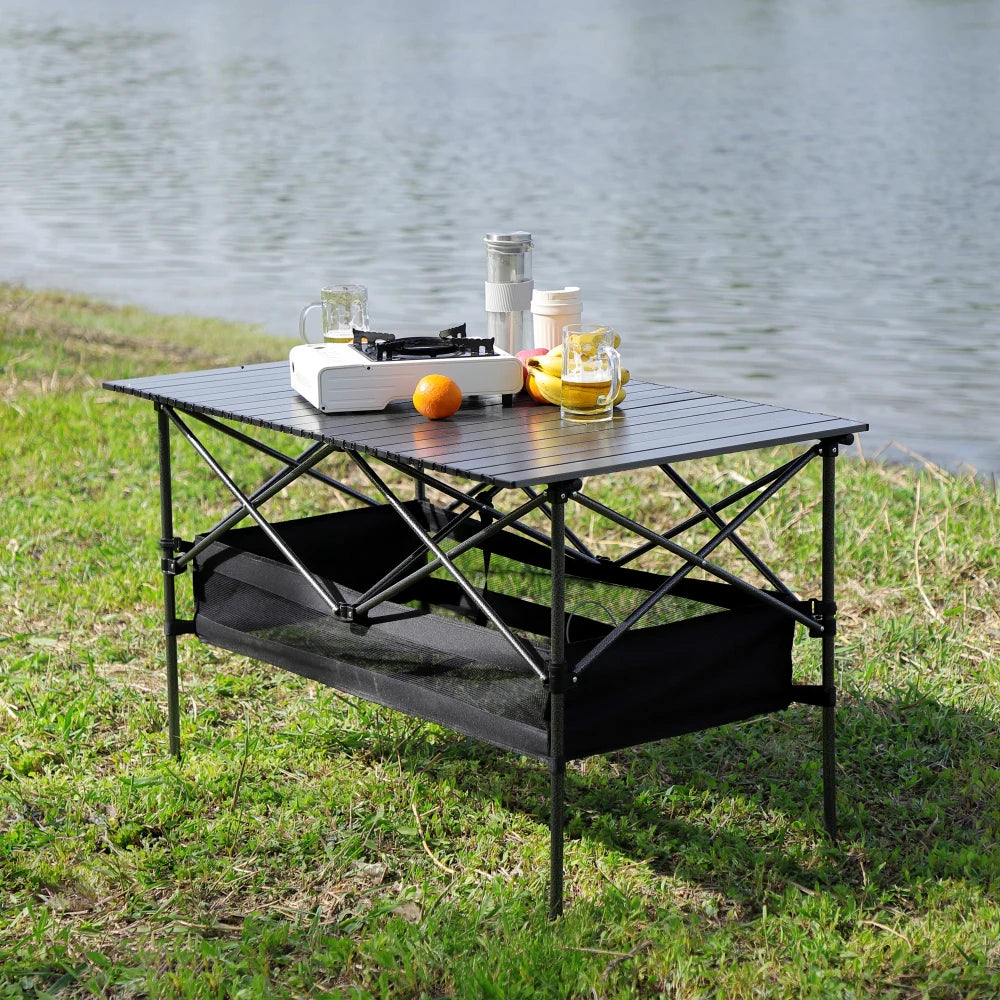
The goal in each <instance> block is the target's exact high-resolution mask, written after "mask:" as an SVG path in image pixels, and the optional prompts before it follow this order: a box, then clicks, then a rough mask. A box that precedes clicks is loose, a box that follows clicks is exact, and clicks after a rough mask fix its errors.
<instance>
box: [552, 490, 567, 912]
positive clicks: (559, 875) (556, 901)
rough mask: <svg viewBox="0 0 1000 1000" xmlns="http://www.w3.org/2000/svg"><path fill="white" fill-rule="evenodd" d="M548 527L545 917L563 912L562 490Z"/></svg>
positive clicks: (554, 502) (554, 495)
mask: <svg viewBox="0 0 1000 1000" xmlns="http://www.w3.org/2000/svg"><path fill="white" fill-rule="evenodd" d="M549 495H550V502H551V525H552V554H551V558H552V563H551V572H552V599H551V617H550V619H549V621H550V627H549V631H550V636H549V639H550V656H549V676H548V684H549V779H550V781H549V784H550V796H551V803H550V812H549V917H550V918H551V919H555V918H556V917H558V916H560V915H561V914H562V911H563V842H564V827H565V822H566V730H565V718H566V687H567V684H568V681H569V671H568V670H567V668H566V648H565V645H566V644H565V638H566V636H565V627H566V624H565V611H566V531H565V528H566V499H567V494H566V490H565V489H564V488H562V487H560V486H555V487H550V488H549Z"/></svg>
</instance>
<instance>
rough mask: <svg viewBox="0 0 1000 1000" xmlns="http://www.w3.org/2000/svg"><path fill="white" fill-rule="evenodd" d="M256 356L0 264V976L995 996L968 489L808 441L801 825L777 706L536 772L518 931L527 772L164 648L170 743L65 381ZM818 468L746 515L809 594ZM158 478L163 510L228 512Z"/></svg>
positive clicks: (102, 483) (998, 626)
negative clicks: (823, 651) (832, 762)
mask: <svg viewBox="0 0 1000 1000" xmlns="http://www.w3.org/2000/svg"><path fill="white" fill-rule="evenodd" d="M286 347H287V345H286V344H283V343H281V342H278V341H276V340H274V339H273V338H268V337H264V336H262V335H261V334H260V333H259V332H257V331H255V330H253V329H248V328H246V327H240V326H234V325H231V324H224V323H221V322H217V321H211V320H202V319H197V318H191V317H160V316H151V315H149V314H147V313H144V312H141V311H138V310H134V309H117V308H111V307H108V306H106V305H102V304H99V303H94V302H91V301H88V300H86V299H83V298H80V297H74V296H65V295H58V294H53V293H42V292H30V291H28V290H26V289H23V288H17V287H8V286H0V457H2V462H0V998H4V997H94V996H96V997H116V998H118V997H120V998H133V997H135V998H141V997H150V998H167V997H199V998H200V997H206V998H207V997H212V998H215V997H226V998H229V997H234V998H235V997H319V996H331V997H355V998H362V997H364V998H367V997H378V998H382V997H386V998H389V997H392V998H396V997H400V998H402V997H461V998H465V997H504V998H509V997H539V998H549V997H551V998H557V997H558V998H566V997H572V998H577V997H579V998H593V997H598V998H611V997H622V998H624V997H661V996H663V997H673V998H695V997H699V998H701V997H705V998H707V997H712V998H715V997H720V998H721V997H725V998H731V997H738V998H742V997H747V998H750V997H793V996H801V997H830V998H858V997H900V998H904V997H905V998H910V997H932V998H952V997H954V998H959V997H962V998H967V997H982V998H986V997H997V996H1000V935H998V927H1000V852H998V849H997V842H998V839H1000V836H998V835H1000V793H998V789H1000V694H998V691H1000V585H998V580H1000V555H998V543H997V540H998V537H1000V504H998V497H997V493H996V489H995V486H994V485H992V484H989V483H984V482H983V481H981V480H976V479H974V478H971V477H967V476H965V477H957V476H952V475H948V474H945V473H943V472H941V471H940V470H938V469H935V468H933V467H930V466H926V467H915V466H899V465H891V464H887V463H876V462H865V461H863V460H857V459H845V460H842V461H840V462H839V463H838V476H839V485H840V497H841V507H842V516H841V523H840V539H839V546H840V553H839V556H840V567H841V570H840V580H839V588H838V589H839V595H838V596H839V603H840V606H841V616H840V633H839V643H840V656H839V683H840V687H841V703H840V708H839V712H838V738H839V746H838V754H839V757H838V765H839V775H838V778H839V784H840V794H839V807H840V814H841V826H842V836H841V839H840V840H839V841H838V842H837V843H836V844H834V843H831V842H830V841H829V840H828V839H827V838H826V836H825V835H824V833H823V830H822V818H821V804H820V772H819V755H818V737H819V726H818V718H817V716H816V712H815V710H812V709H809V708H805V707H793V708H792V709H790V710H789V711H787V712H785V713H782V714H780V715H776V716H772V717H768V718H765V719H761V720H756V721H753V722H750V723H744V724H741V725H734V726H728V727H723V728H720V729H716V730H712V731H710V732H705V733H699V734H694V735H691V736H686V737H682V738H679V739H675V740H671V741H667V742H663V743H657V744H653V745H649V746H645V747H641V748H637V749H634V750H629V751H624V752H621V753H616V754H610V755H608V756H605V757H598V758H592V759H589V760H587V761H584V762H581V763H578V764H575V765H573V766H572V767H571V769H570V773H569V776H568V782H567V784H568V804H569V811H568V824H569V825H568V842H567V854H566V867H567V906H566V915H565V917H564V918H563V919H562V920H560V921H557V922H554V923H552V922H550V921H548V920H547V918H546V913H545V909H546V906H545V895H546V879H547V870H548V869H547V856H548V855H547V851H548V835H547V828H546V823H547V796H548V776H547V773H546V772H545V770H544V768H542V767H541V766H540V765H538V764H536V763H534V762H532V761H528V760H523V759H520V758H517V757H514V756H511V755H507V754H503V753H500V752H499V751H495V750H493V749H490V748H489V747H486V746H483V745H480V744H477V743H474V742H473V741H470V740H466V739H463V738H461V737H458V736H456V735H454V734H452V733H450V732H448V731H446V730H443V729H441V728H439V727H436V726H433V725H428V724H424V723H420V722H418V721H415V720H413V719H409V718H407V717H405V716H402V715H400V714H398V713H395V712H391V711H388V710H386V709H382V708H379V707H375V706H372V705H369V704H366V703H364V702H360V701H357V700H355V699H351V698H345V697H342V696H340V695H338V694H337V693H336V692H334V691H331V690H329V689H327V688H323V687H320V686H318V685H315V684H312V683H310V682H308V681H305V680H302V679H299V678H296V677H294V676H292V675H289V674H285V673H282V672H279V671H275V670H273V669H271V668H268V667H266V666H262V665H259V664H256V663H254V662H251V661H249V660H246V659H243V658H240V657H236V656H230V655H228V654H225V653H223V652H221V651H219V650H213V649H209V648H206V647H204V646H201V645H200V644H199V643H197V642H196V641H194V640H192V639H182V640H181V642H180V654H181V663H180V669H181V677H182V686H181V704H182V740H183V745H184V751H185V752H184V756H183V759H182V761H181V762H180V763H178V762H176V761H174V760H173V759H172V758H171V757H170V756H169V754H168V752H167V744H166V735H165V692H164V683H163V670H162V648H161V647H162V624H161V617H160V616H161V611H160V601H161V595H160V580H159V572H158V567H159V556H158V551H157V545H156V541H157V539H158V537H159V521H158V517H159V509H158V495H157V470H156V466H155V456H156V448H155V420H154V419H153V413H152V409H151V407H150V406H149V405H148V403H143V402H141V401H138V400H132V399H129V398H126V397H122V396H119V395H117V394H111V393H108V392H106V391H104V390H102V389H101V388H100V381H101V380H102V379H104V378H124V377H128V376H132V375H140V374H149V373H151V372H154V371H160V370H183V369H192V368H205V367H213V366H216V365H219V364H226V363H233V362H234V361H247V360H248V359H252V360H266V359H277V358H280V357H282V356H283V355H284V351H285V349H286ZM213 447H215V444H214V443H213ZM228 447H230V445H228V444H227V443H226V442H225V441H223V442H221V443H220V444H219V445H218V451H219V453H220V455H222V456H223V457H225V456H227V455H229V454H231V452H228V451H227V450H226V449H227V448H228ZM779 457H780V455H768V456H763V458H761V457H759V456H745V457H743V458H741V459H740V460H739V462H738V463H737V465H736V466H735V467H732V466H731V465H730V464H729V463H728V462H727V463H726V464H725V465H721V464H713V463H711V462H703V463H692V464H691V465H690V466H689V467H687V470H686V471H687V472H688V473H689V474H690V475H691V476H692V478H693V479H694V480H695V481H696V482H697V483H698V484H699V485H700V486H701V487H702V488H704V489H705V490H707V491H709V492H711V491H712V489H713V488H715V487H716V486H722V485H724V484H725V483H726V482H729V483H732V482H734V481H738V480H739V479H740V478H741V477H749V476H751V475H752V474H753V472H754V470H755V469H762V468H765V467H767V463H773V461H774V460H775V459H776V458H779ZM762 463H763V465H762ZM265 467H266V462H264V461H263V460H261V462H260V467H259V468H258V467H256V466H252V467H251V466H248V465H247V464H246V463H243V464H242V465H241V466H240V473H241V479H242V481H245V482H246V483H252V482H254V481H255V480H256V479H257V478H259V476H260V475H262V474H263V472H264V469H265ZM332 468H333V469H334V470H336V469H337V463H332ZM818 474H819V469H818V464H817V463H813V466H810V468H809V469H807V471H806V472H805V473H804V474H803V477H802V482H801V487H800V488H799V489H793V490H790V491H788V492H787V494H786V495H785V496H783V497H781V498H780V499H779V500H776V502H775V503H774V504H773V505H772V506H771V507H769V509H768V517H767V518H766V519H755V520H754V521H753V522H751V524H749V525H748V526H747V529H746V531H745V535H746V537H747V538H748V539H749V540H751V541H752V542H753V544H754V546H755V547H756V548H758V549H759V550H761V551H762V552H763V553H764V554H765V556H766V557H767V558H768V559H769V560H770V561H771V562H772V563H773V564H774V565H775V566H776V567H777V568H779V569H780V570H781V571H782V572H783V573H784V574H785V575H786V578H788V579H789V580H790V581H791V582H792V583H793V585H794V586H795V587H796V589H797V590H799V591H800V592H801V593H803V594H808V595H813V594H815V592H816V586H817V581H818V566H817V565H816V562H815V559H814V558H813V557H812V553H813V552H814V546H815V544H816V540H817V533H818V530H819V528H818V525H817V524H816V516H815V515H816V510H815V505H814V498H815V496H816V495H817V479H816V477H817V476H818ZM175 475H176V483H175V489H176V493H177V505H178V509H181V510H185V511H192V512H194V514H193V515H192V518H191V519H192V521H193V520H195V519H196V518H198V519H201V518H202V517H203V515H211V514H212V513H217V512H219V511H222V510H225V509H228V506H229V505H228V503H227V502H226V499H225V497H223V496H221V495H219V494H218V493H217V492H215V491H213V490H211V489H209V488H208V479H207V478H206V476H205V474H203V472H202V470H201V469H200V468H199V466H198V464H197V459H196V458H194V457H191V456H189V455H185V454H184V452H183V451H182V450H181V449H177V450H176V451H175ZM589 485H590V484H588V486H589ZM613 487H614V489H615V491H616V494H617V495H618V496H619V497H623V498H624V500H625V503H626V504H627V505H629V504H630V505H634V507H635V509H639V506H640V505H641V507H642V509H643V512H644V513H645V514H646V515H648V516H649V519H651V520H654V521H655V520H656V519H657V514H658V509H661V510H662V512H663V516H664V519H665V520H666V518H667V516H668V513H669V512H671V511H674V510H679V509H681V507H682V504H681V498H680V497H679V496H678V495H676V492H674V491H672V488H670V487H668V486H664V485H663V483H662V482H660V481H653V480H652V479H649V478H645V477H643V476H639V475H637V476H631V477H626V478H624V479H619V480H618V481H616V482H615V483H614V484H613ZM609 488H610V485H609V486H602V485H601V484H595V485H594V490H595V492H597V493H600V491H601V490H603V489H609ZM282 504H283V505H284V513H287V514H289V515H292V516H297V515H299V514H302V513H311V512H313V511H315V510H318V509H321V504H322V500H321V494H320V493H319V492H318V491H316V490H313V489H310V488H308V487H306V486H305V485H304V484H303V485H302V488H299V486H298V485H297V486H296V489H295V490H293V491H292V492H291V494H290V495H289V496H288V497H287V498H285V499H284V500H283V501H282ZM198 526H200V523H199V524H198V525H196V527H198ZM188 527H190V525H187V524H183V523H179V524H178V525H177V528H178V531H179V532H180V533H182V534H183V533H185V529H186V528H188ZM578 528H579V530H580V532H581V533H582V534H584V535H587V534H588V533H592V534H593V537H594V539H595V540H597V541H599V542H600V543H601V544H602V545H603V546H604V547H605V548H606V550H607V551H609V552H614V551H616V545H617V544H618V539H617V538H616V537H615V536H614V535H613V533H610V532H608V531H607V530H606V526H603V525H601V524H600V523H597V524H594V525H591V524H590V523H589V521H584V522H583V523H581V524H580V525H578ZM792 528H794V529H795V530H786V529H792ZM186 584H187V580H186V578H181V587H182V591H183V587H184V586H185V585H186ZM187 600H189V597H188V594H187V591H183V593H182V602H183V601H187ZM182 612H183V608H182ZM816 645H817V644H816V643H814V642H812V641H810V640H808V639H803V640H801V642H800V644H799V652H800V653H801V660H802V661H803V663H804V664H805V667H804V669H806V670H811V669H813V667H814V665H815V660H816Z"/></svg>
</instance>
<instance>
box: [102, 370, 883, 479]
mask: <svg viewBox="0 0 1000 1000" xmlns="http://www.w3.org/2000/svg"><path fill="white" fill-rule="evenodd" d="M104 387H105V388H107V389H112V390H114V391H116V392H124V393H130V394H132V395H135V396H139V397H141V398H143V399H149V400H152V401H154V402H158V403H163V404H166V405H168V406H170V407H172V408H174V409H175V410H180V411H184V412H189V413H205V414H210V415H212V416H216V417H222V418H225V419H230V420H235V421H238V422H240V423H244V424H252V425H256V426H259V427H268V428H273V429H275V430H279V431H284V432H286V433H289V434H294V435H297V436H299V437H305V438H315V439H317V440H322V441H329V442H332V443H334V444H336V445H337V446H338V447H340V448H343V449H349V450H355V451H359V452H363V453H366V454H368V455H374V456H377V457H381V458H386V459H390V460H399V461H402V462H404V463H406V464H408V465H414V466H417V467H418V468H428V469H435V470H438V471H441V472H448V473H453V474H455V475H459V476H462V477H465V478H469V479H473V480H478V481H481V482H486V483H495V484H498V485H501V486H510V487H521V486H539V485H543V484H548V483H558V482H564V481H567V480H572V479H577V478H580V479H585V478H587V477H588V476H597V475H604V474H607V473H612V472H619V471H623V470H626V469H639V468H644V467H647V466H654V465H662V464H667V463H672V462H678V461H682V460H684V459H690V458H699V457H703V456H708V455H724V454H727V453H729V452H736V451H746V450H748V449H753V448H764V447H769V446H771V445H779V444H788V443H791V442H796V441H812V440H824V439H830V438H840V437H843V436H845V435H849V434H854V433H857V432H860V431H865V430H867V429H868V425H867V424H864V423H859V422H858V421H856V420H847V419H844V418H842V417H834V416H828V415H827V414H824V413H806V412H803V411H801V410H791V409H787V408H785V407H782V406H776V405H773V404H769V403H754V402H749V401H747V400H742V399H732V398H730V397H727V396H716V395H711V394H709V393H704V392H698V391H695V390H690V389H680V388H674V387H672V386H666V385H658V384H655V383H652V382H635V381H633V382H630V383H629V385H628V398H627V399H626V400H625V401H624V403H622V404H621V405H620V406H619V407H617V408H616V409H615V417H614V419H613V420H611V421H607V422H605V423H602V424H596V425H595V424H575V423H567V422H564V421H562V420H561V418H560V416H559V409H558V407H555V406H548V405H539V404H536V403H534V402H532V401H531V400H530V399H528V398H526V397H524V396H520V397H517V398H516V399H515V402H514V406H513V407H502V406H501V405H500V397H499V396H490V397H482V398H480V399H476V398H473V399H468V400H466V401H465V402H464V403H463V405H462V408H461V409H460V410H459V411H458V412H457V413H456V414H454V415H453V416H451V417H448V418H447V419H446V420H427V419H426V418H425V417H422V416H420V414H418V413H417V412H416V410H414V408H413V406H412V405H411V404H410V403H409V402H405V403H393V404H391V405H390V406H389V407H388V408H387V409H385V410H382V411H379V412H376V413H333V414H328V413H321V412H320V411H319V410H317V409H315V408H314V407H313V406H312V405H311V404H310V403H308V402H307V401H306V400H305V399H303V398H302V397H301V396H299V395H298V393H296V392H295V390H293V389H292V388H291V385H290V383H289V369H288V362H287V361H275V362H268V363H265V364H258V365H246V366H243V365H241V366H239V367H234V368H214V369H210V370H206V371H196V372H182V373H178V374H172V375H151V376H148V377H145V378H134V379H127V380H124V381H119V382H105V383H104Z"/></svg>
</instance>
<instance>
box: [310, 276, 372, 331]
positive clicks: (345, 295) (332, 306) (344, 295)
mask: <svg viewBox="0 0 1000 1000" xmlns="http://www.w3.org/2000/svg"><path fill="white" fill-rule="evenodd" d="M319 296H320V301H319V302H310V303H309V305H307V306H306V307H305V309H303V310H302V312H301V313H299V336H300V337H302V339H303V340H304V341H305V342H306V343H307V344H314V343H320V342H321V341H319V340H315V339H313V338H310V336H309V334H308V333H307V332H306V317H307V316H308V315H309V313H310V312H312V310H313V309H321V310H322V312H323V337H322V342H324V343H327V344H350V343H352V342H353V340H354V330H355V328H356V329H358V330H367V329H368V289H367V288H365V286H364V285H358V284H349V285H330V286H329V287H327V288H324V289H322V290H321V291H320V293H319Z"/></svg>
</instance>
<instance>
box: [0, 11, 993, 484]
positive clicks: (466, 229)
mask: <svg viewBox="0 0 1000 1000" xmlns="http://www.w3.org/2000/svg"><path fill="white" fill-rule="evenodd" d="M0 110H2V114H0V192H2V198H0V280H6V281H21V282H25V283H27V284H29V285H33V286H37V287H61V288H67V289H74V290H79V291H83V292H88V293H93V294H96V295H100V296H103V297H106V298H109V299H111V300H113V301H116V302H133V303H137V304H139V305H143V306H146V307H149V308H152V309H155V310H158V311H167V312H178V311H186V312H193V313H199V314H205V315H216V316H222V317H227V318H232V319H240V320H249V321H253V322H258V323H260V324H262V325H263V326H264V327H265V328H266V329H268V330H269V331H273V332H275V333H284V334H292V335H293V334H294V333H295V330H296V324H297V316H298V311H299V308H300V307H301V306H302V305H304V304H305V303H306V302H308V301H310V300H311V299H312V298H315V295H316V292H317V291H318V289H319V288H320V286H321V285H322V284H323V283H324V282H329V281H335V280H346V279H355V280H359V281H361V282H363V283H364V284H366V285H367V286H368V288H369V295H370V301H371V311H372V320H373V322H374V323H375V325H376V326H377V327H378V328H389V329H391V328H392V327H393V326H394V325H401V324H409V325H415V326H430V327H443V326H450V325H452V324H453V323H455V322H461V321H466V322H468V324H469V327H470V330H477V329H480V328H482V329H485V323H484V317H483V287H482V282H483V279H484V277H485V253H484V247H483V242H482V240H483V236H484V234H485V233H487V232H491V231H497V230H503V229H525V230H528V231H530V232H532V233H533V234H534V238H535V251H534V276H535V279H536V285H537V286H538V287H549V288H551V287H562V286H563V285H566V284H578V285H580V286H582V288H583V295H584V317H585V319H588V320H600V321H602V322H608V323H611V324H614V325H615V326H616V327H617V328H618V329H619V330H620V331H621V333H622V335H623V337H624V343H623V348H624V351H625V357H626V363H627V364H628V365H629V367H630V368H631V369H632V371H633V373H634V374H635V375H637V376H640V377H645V378H649V379H653V380H657V381H664V382H668V383H672V384H680V385H686V386H692V387H697V388H702V389H707V390H711V391H714V392H721V393H725V394H729V395H736V396H744V397H748V398H753V399H761V400H775V401H779V402H781V403H784V404H788V405H794V406H799V407H804V408H807V409H814V410H820V411H824V412H831V413H836V414H838V415H842V416H847V417H851V418H855V419H859V420H866V421H868V422H869V423H870V424H871V425H872V429H871V431H870V432H869V434H868V435H866V436H865V440H864V441H863V444H864V450H865V452H866V453H867V454H872V453H873V452H875V451H877V450H878V449H880V448H882V447H883V446H884V445H886V444H887V442H890V441H895V442H899V443H900V444H902V445H903V446H904V447H905V448H906V449H909V450H911V451H913V452H916V453H919V454H921V455H923V456H925V457H926V458H929V459H931V460H934V461H937V462H939V463H940V464H943V465H945V466H947V467H949V468H964V465H966V464H967V465H971V466H973V467H976V468H978V469H979V470H980V471H981V472H984V473H990V472H992V473H998V472H1000V417H998V415H997V382H998V376H1000V336H998V333H1000V4H998V3H996V2H993V0H879V2H875V3H873V2H871V0H717V2H713V3H701V2H696V0H685V2H666V0H618V2H617V3H615V4H608V3H606V2H600V3H598V2H596V0H550V2H548V3H537V2H535V0H532V2H527V0H508V2H506V3H505V4H502V5H501V4H498V3H491V4H485V3H481V2H478V0H463V2H459V0H451V2H439V3H431V4H414V3H412V2H411V0H368V2H367V3H365V4H359V3H350V4H348V3H326V4H324V3H320V2H310V0H282V2H280V3H279V2H272V0H174V2H172V3H170V4H141V3H139V4H137V3H134V2H132V0H87V2H85V3H81V2H78V0H0ZM113 374H114V373H113V372H111V373H109V375H113ZM890 453H892V454H893V455H896V456H898V455H899V452H898V451H896V450H895V449H890Z"/></svg>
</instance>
